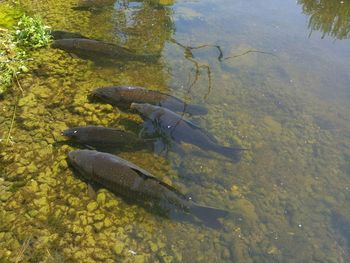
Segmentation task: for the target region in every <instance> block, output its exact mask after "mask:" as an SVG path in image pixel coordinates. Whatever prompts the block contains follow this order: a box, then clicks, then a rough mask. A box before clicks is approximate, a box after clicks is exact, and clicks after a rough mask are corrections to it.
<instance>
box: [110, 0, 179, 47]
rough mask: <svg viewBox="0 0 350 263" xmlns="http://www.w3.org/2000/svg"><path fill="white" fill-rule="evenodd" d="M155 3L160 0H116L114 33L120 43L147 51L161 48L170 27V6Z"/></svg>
mask: <svg viewBox="0 0 350 263" xmlns="http://www.w3.org/2000/svg"><path fill="white" fill-rule="evenodd" d="M156 2H157V3H156ZM158 2H161V1H125V0H124V1H117V2H116V4H115V9H116V12H117V15H116V16H115V17H114V22H115V33H116V34H117V36H118V38H119V40H120V41H121V42H122V44H125V45H127V46H129V47H135V48H137V49H144V50H147V51H148V52H156V51H162V50H163V48H164V45H165V43H166V42H167V40H169V39H170V38H171V36H172V34H173V32H174V26H173V22H172V21H171V15H172V9H171V8H169V7H167V6H164V5H161V4H159V3H158Z"/></svg>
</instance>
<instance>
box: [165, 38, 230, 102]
mask: <svg viewBox="0 0 350 263" xmlns="http://www.w3.org/2000/svg"><path fill="white" fill-rule="evenodd" d="M170 41H171V42H173V43H174V44H176V45H178V46H180V47H181V48H183V49H184V54H185V58H186V59H187V60H188V61H190V62H191V63H193V65H194V67H195V76H194V80H193V81H192V82H191V83H190V84H189V89H188V92H190V90H191V89H192V87H194V85H195V84H196V83H197V81H198V79H199V76H200V69H201V68H204V69H206V71H207V75H208V92H207V95H206V96H205V98H207V97H208V95H209V94H210V92H211V84H212V83H211V69H210V66H209V65H205V64H204V65H201V64H200V63H199V62H198V61H197V60H196V59H195V57H194V54H193V52H192V50H194V49H201V48H207V47H215V48H217V49H218V50H219V57H218V60H219V61H221V59H222V57H223V52H222V50H221V47H220V46H217V45H201V46H197V47H192V46H185V45H183V44H181V43H179V42H177V41H176V40H175V39H173V38H172V39H170Z"/></svg>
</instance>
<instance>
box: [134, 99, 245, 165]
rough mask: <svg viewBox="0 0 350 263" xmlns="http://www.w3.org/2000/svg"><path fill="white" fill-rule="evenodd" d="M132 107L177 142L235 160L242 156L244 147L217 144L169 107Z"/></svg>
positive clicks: (141, 105) (135, 105)
mask: <svg viewBox="0 0 350 263" xmlns="http://www.w3.org/2000/svg"><path fill="white" fill-rule="evenodd" d="M131 108H132V109H136V110H137V111H138V112H140V113H141V116H142V117H143V118H144V119H145V120H150V121H151V122H152V124H153V127H154V129H155V130H156V131H158V132H159V133H161V134H164V135H165V136H167V137H168V138H170V139H172V140H173V141H175V142H177V143H180V142H186V143H190V144H193V145H196V146H198V147H199V148H202V149H203V150H210V151H214V152H217V153H220V154H222V155H224V156H226V157H228V158H231V159H233V160H234V161H239V160H240V158H241V155H240V153H241V152H242V150H243V149H240V148H231V147H225V146H222V145H219V144H217V143H216V140H215V139H214V138H212V137H211V136H210V135H209V134H207V133H206V132H204V131H203V130H202V129H201V128H199V127H198V126H196V125H194V124H193V123H191V122H189V121H187V120H185V119H184V118H183V117H182V116H180V115H178V114H176V113H174V112H172V111H170V110H168V109H165V108H163V107H159V106H154V105H150V104H139V103H132V104H131Z"/></svg>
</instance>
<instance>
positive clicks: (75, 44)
mask: <svg viewBox="0 0 350 263" xmlns="http://www.w3.org/2000/svg"><path fill="white" fill-rule="evenodd" d="M51 46H52V47H53V48H58V49H62V50H65V51H67V52H70V53H74V54H76V55H77V56H81V57H83V58H84V57H86V58H100V57H101V56H102V57H105V58H112V59H115V58H118V59H127V60H142V61H151V60H157V59H158V58H159V57H160V55H158V54H137V53H136V52H135V51H133V50H131V49H128V48H125V47H121V46H118V45H116V44H112V43H106V42H103V41H100V40H95V39H87V38H74V37H73V38H66V39H57V40H54V41H53V43H52V44H51Z"/></svg>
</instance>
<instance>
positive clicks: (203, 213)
mask: <svg viewBox="0 0 350 263" xmlns="http://www.w3.org/2000/svg"><path fill="white" fill-rule="evenodd" d="M190 213H191V214H193V215H194V216H196V217H197V218H198V219H200V220H201V221H202V222H203V223H204V224H205V225H207V226H209V227H212V228H222V224H221V223H220V221H219V220H218V218H220V217H225V216H227V215H228V213H229V212H228V211H226V210H223V209H219V208H215V207H209V206H201V205H197V204H194V205H192V206H191V207H190Z"/></svg>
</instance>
